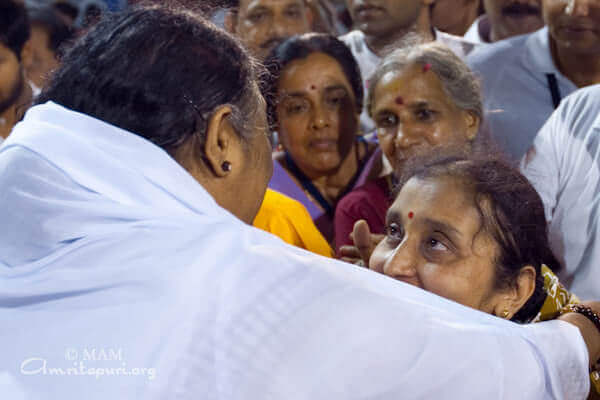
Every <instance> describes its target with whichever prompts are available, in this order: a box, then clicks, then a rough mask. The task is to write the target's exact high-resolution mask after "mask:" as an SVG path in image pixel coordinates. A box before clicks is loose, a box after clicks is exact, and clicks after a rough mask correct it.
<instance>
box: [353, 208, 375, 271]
mask: <svg viewBox="0 0 600 400" xmlns="http://www.w3.org/2000/svg"><path fill="white" fill-rule="evenodd" d="M352 236H353V239H354V245H355V246H356V248H357V249H358V251H359V253H360V258H361V259H362V260H363V261H364V262H365V264H366V265H368V264H369V258H370V257H371V253H372V252H373V248H374V247H373V243H372V241H371V230H370V229H369V225H368V224H367V221H365V220H364V219H361V220H359V221H356V223H355V224H354V230H353V231H352Z"/></svg>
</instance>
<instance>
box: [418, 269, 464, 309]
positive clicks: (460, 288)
mask: <svg viewBox="0 0 600 400" xmlns="http://www.w3.org/2000/svg"><path fill="white" fill-rule="evenodd" d="M419 277H420V279H421V282H422V284H423V289H425V290H427V291H429V292H431V293H435V294H437V295H438V296H441V297H444V298H446V299H449V300H452V301H456V302H457V303H460V304H463V305H466V306H470V305H471V303H472V301H471V299H470V297H471V296H473V295H474V294H475V293H474V292H473V290H472V289H473V285H471V284H470V282H469V279H468V278H466V277H464V276H462V275H461V274H458V273H457V271H456V269H455V268H452V266H444V265H438V264H426V265H425V266H424V267H423V268H422V270H421V273H420V275H419Z"/></svg>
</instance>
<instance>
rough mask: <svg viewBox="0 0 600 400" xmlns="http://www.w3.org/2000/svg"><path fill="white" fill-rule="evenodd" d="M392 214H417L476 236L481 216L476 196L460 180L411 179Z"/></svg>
mask: <svg viewBox="0 0 600 400" xmlns="http://www.w3.org/2000/svg"><path fill="white" fill-rule="evenodd" d="M390 211H393V212H395V213H397V214H399V215H404V214H407V213H408V212H413V213H414V215H415V220H417V219H429V220H434V221H439V222H442V223H444V224H447V225H449V226H452V227H453V228H455V229H456V230H458V231H459V232H461V233H463V234H465V235H470V236H471V237H473V236H475V234H477V233H478V232H479V230H480V227H481V217H480V215H479V211H478V210H477V208H476V206H475V201H474V198H473V195H472V193H470V192H469V191H468V190H466V188H465V186H464V184H462V183H461V182H459V181H458V180H457V179H456V178H451V177H436V178H430V179H419V178H411V179H409V180H408V182H406V184H405V185H404V186H403V187H402V189H401V190H400V193H398V196H397V198H396V200H395V201H394V203H393V204H392V207H391V208H390Z"/></svg>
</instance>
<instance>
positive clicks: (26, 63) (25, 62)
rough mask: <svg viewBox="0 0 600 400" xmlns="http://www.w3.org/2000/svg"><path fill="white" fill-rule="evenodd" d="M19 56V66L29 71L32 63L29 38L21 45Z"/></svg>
mask: <svg viewBox="0 0 600 400" xmlns="http://www.w3.org/2000/svg"><path fill="white" fill-rule="evenodd" d="M20 57H21V60H20V62H21V66H22V67H23V69H24V70H25V71H29V69H30V68H31V66H32V64H33V44H32V42H31V38H30V39H29V40H28V41H26V42H25V44H24V45H23V48H22V49H21V54H20Z"/></svg>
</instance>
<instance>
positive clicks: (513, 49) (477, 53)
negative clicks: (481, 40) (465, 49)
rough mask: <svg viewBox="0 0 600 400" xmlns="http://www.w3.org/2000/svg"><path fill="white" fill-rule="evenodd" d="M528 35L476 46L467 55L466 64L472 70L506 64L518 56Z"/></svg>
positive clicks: (495, 67)
mask: <svg viewBox="0 0 600 400" xmlns="http://www.w3.org/2000/svg"><path fill="white" fill-rule="evenodd" d="M528 37H529V35H522V36H517V37H514V38H510V39H506V40H501V41H499V42H496V43H490V44H487V45H482V46H477V47H476V48H475V49H474V50H473V52H471V53H470V54H469V55H468V57H467V64H469V66H470V67H471V68H473V69H474V70H480V69H485V68H487V67H493V68H494V69H498V65H503V64H504V65H508V63H510V62H512V61H513V60H514V58H516V57H519V56H520V55H521V54H522V52H523V50H524V48H525V46H526V43H527V39H528Z"/></svg>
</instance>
